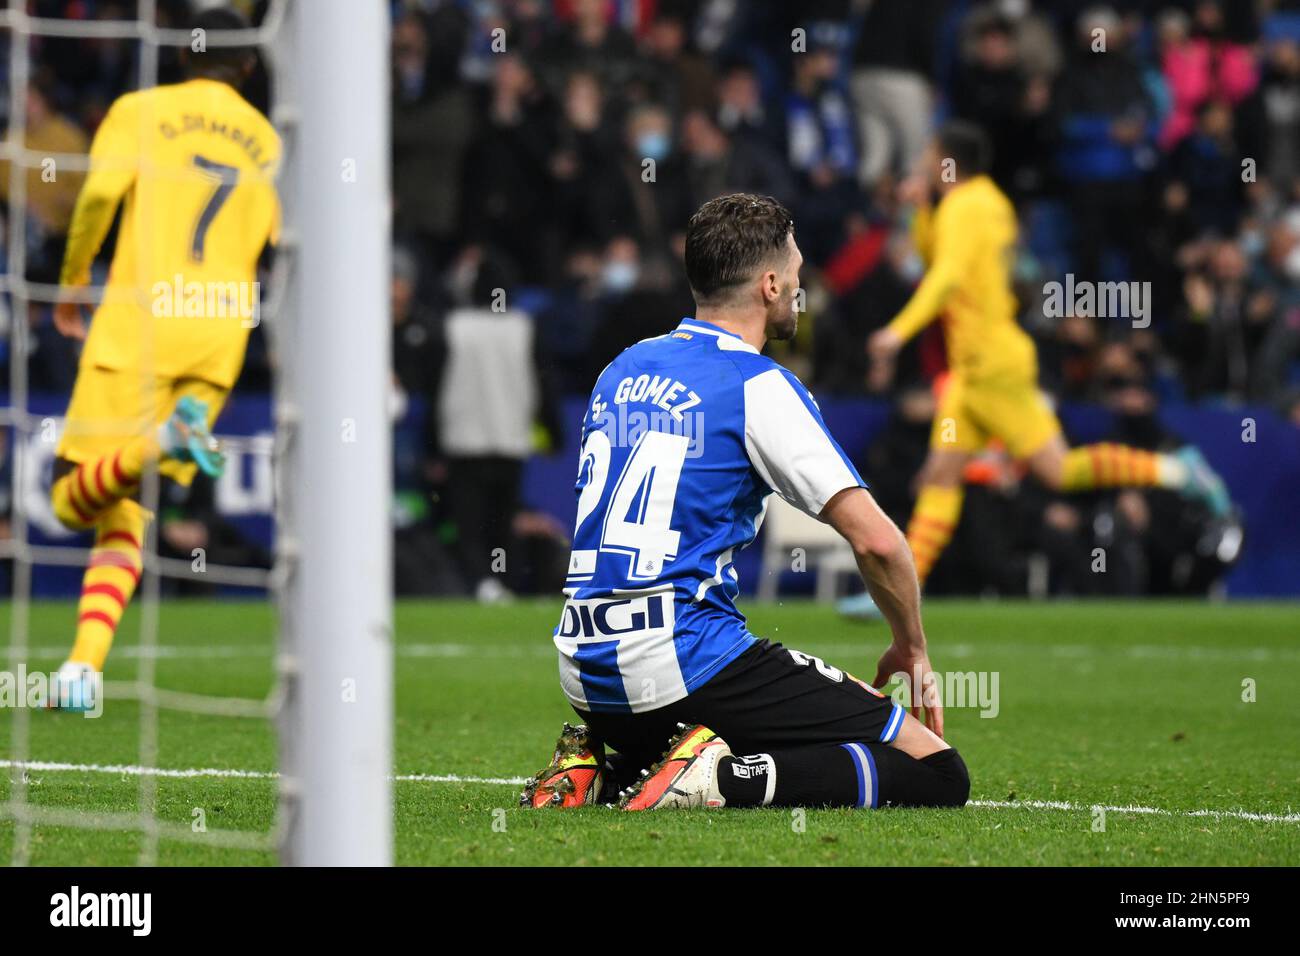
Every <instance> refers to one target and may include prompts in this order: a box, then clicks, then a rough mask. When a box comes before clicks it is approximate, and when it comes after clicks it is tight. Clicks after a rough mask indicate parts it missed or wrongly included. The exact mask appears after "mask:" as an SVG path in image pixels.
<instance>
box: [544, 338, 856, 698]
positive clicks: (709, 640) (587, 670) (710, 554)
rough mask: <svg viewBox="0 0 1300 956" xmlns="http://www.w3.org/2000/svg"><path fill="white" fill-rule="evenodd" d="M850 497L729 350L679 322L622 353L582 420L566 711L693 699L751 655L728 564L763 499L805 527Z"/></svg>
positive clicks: (784, 383)
mask: <svg viewBox="0 0 1300 956" xmlns="http://www.w3.org/2000/svg"><path fill="white" fill-rule="evenodd" d="M859 486H860V487H866V484H865V483H864V482H863V480H862V478H861V476H860V475H859V474H858V472H857V470H856V469H855V468H854V467H853V464H852V463H851V462H850V461H849V460H848V458H847V457H846V456H845V455H844V452H843V451H842V450H841V449H840V447H839V445H838V444H836V442H835V440H834V439H833V438H832V437H831V435H830V433H829V432H828V431H827V429H826V425H825V423H824V422H823V421H822V417H821V413H820V411H819V410H818V408H817V404H816V402H814V401H813V398H812V396H811V395H810V394H809V393H808V390H807V389H806V388H804V386H803V384H802V383H801V382H800V381H799V380H798V378H796V377H795V376H794V375H793V374H791V373H790V372H789V371H787V370H786V369H784V368H782V367H781V366H780V365H778V364H777V363H776V362H774V361H772V360H771V359H769V358H766V357H765V356H763V355H762V354H760V353H759V352H758V351H757V350H756V349H755V348H754V347H753V346H751V345H749V344H747V343H746V342H744V341H743V340H742V339H741V338H740V337H739V336H737V335H733V334H732V333H730V332H727V331H725V330H723V329H722V328H720V327H718V326H716V325H712V324H710V323H707V322H701V321H697V320H695V319H685V320H683V321H682V323H681V324H680V325H679V326H677V328H676V329H675V330H673V331H672V332H669V333H668V334H666V335H661V336H659V337H657V338H652V339H646V340H645V341H642V342H639V343H637V344H636V345H634V346H632V347H631V348H629V349H627V350H626V351H624V352H623V353H622V354H621V355H619V356H618V358H616V359H615V360H614V361H613V362H611V363H610V365H609V367H608V368H606V369H605V371H604V372H603V373H602V374H601V376H600V378H599V379H597V381H596V387H595V389H594V390H593V392H592V396H591V402H590V404H589V405H588V407H587V412H586V415H585V417H584V419H583V427H582V451H581V456H580V462H579V466H578V482H577V493H578V515H577V525H576V528H575V531H574V538H573V551H572V554H571V556H570V559H569V571H568V580H567V586H566V588H565V593H566V594H567V595H568V601H567V602H566V603H565V606H564V613H563V615H562V617H561V619H560V623H559V626H558V627H557V628H556V630H555V645H556V647H557V648H558V649H559V653H560V679H561V684H562V685H563V687H564V691H565V693H566V694H567V695H568V698H569V700H570V701H571V702H572V703H573V705H574V706H575V707H578V708H581V709H582V710H586V711H616V712H629V711H630V712H640V711H646V710H653V709H655V708H659V707H664V706H666V705H668V704H670V703H672V702H674V701H677V700H680V699H681V698H683V697H685V696H686V695H687V694H688V693H690V692H691V691H693V690H694V689H695V688H697V687H699V686H700V685H701V684H703V683H704V682H705V681H707V680H708V679H709V678H710V677H711V676H713V675H714V674H715V673H716V672H717V671H718V670H719V669H721V668H722V667H723V666H725V665H726V664H727V663H729V662H730V661H732V660H734V659H735V658H736V657H737V656H738V655H739V654H740V653H741V652H742V651H744V650H745V649H746V648H747V647H749V646H750V644H752V643H754V641H755V640H756V639H755V638H754V637H753V636H752V635H751V634H750V633H749V631H748V629H747V628H746V626H745V618H744V615H742V614H741V613H740V612H739V611H738V610H737V609H736V606H735V604H734V600H735V598H736V595H737V594H738V592H739V588H738V586H737V583H736V571H735V568H734V567H733V563H732V562H733V559H734V558H735V555H736V553H737V552H738V551H739V550H740V549H742V548H744V547H745V546H746V545H748V544H749V543H750V542H751V541H753V540H754V538H755V536H756V535H757V534H758V529H759V526H760V525H761V524H762V521H763V514H764V512H765V510H766V507H767V498H768V495H770V494H772V492H774V491H775V492H776V493H777V494H779V495H780V496H781V497H782V498H784V499H785V500H786V501H788V502H790V503H791V504H792V505H794V506H795V507H797V508H799V509H800V510H802V511H804V512H806V513H808V514H810V515H818V514H819V513H820V512H821V510H822V508H823V507H824V506H825V505H826V502H827V501H829V500H830V499H831V498H832V497H833V496H834V495H835V494H836V492H838V491H841V490H843V489H845V488H853V487H859Z"/></svg>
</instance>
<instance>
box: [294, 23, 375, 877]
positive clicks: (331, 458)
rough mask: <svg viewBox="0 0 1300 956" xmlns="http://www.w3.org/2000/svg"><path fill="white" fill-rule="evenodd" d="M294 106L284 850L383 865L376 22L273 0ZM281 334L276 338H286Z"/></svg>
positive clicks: (303, 861) (319, 861) (311, 859)
mask: <svg viewBox="0 0 1300 956" xmlns="http://www.w3.org/2000/svg"><path fill="white" fill-rule="evenodd" d="M287 20H288V22H286V24H285V27H286V29H285V31H284V33H283V39H284V40H285V42H286V44H287V47H288V49H287V51H286V52H287V53H288V56H289V57H290V58H291V60H292V63H293V67H292V68H291V69H289V70H286V71H285V73H284V76H285V78H286V80H287V81H288V82H290V83H291V84H292V85H293V87H294V88H293V89H291V90H288V91H286V92H287V95H288V96H289V98H290V100H291V101H292V102H294V103H295V104H297V106H298V108H299V111H300V112H299V117H298V123H297V125H296V130H295V136H294V137H293V139H294V141H293V142H292V143H289V144H287V151H286V159H287V162H288V165H286V168H285V170H284V175H282V176H281V178H280V182H281V184H282V191H283V193H284V202H285V207H286V208H285V214H286V220H285V221H286V225H287V227H288V228H289V230H290V231H291V233H292V234H293V235H294V236H295V237H296V238H297V243H298V256H297V262H296V263H295V275H294V276H293V279H292V281H291V282H290V287H289V288H290V295H291V297H292V301H291V302H290V303H289V304H288V307H287V308H286V309H285V318H286V319H287V321H289V322H291V323H292V324H293V329H292V330H291V331H290V334H289V335H287V336H285V337H284V338H283V339H281V342H282V346H281V350H280V355H281V362H282V365H281V370H282V375H281V382H280V393H279V394H280V397H281V400H280V401H279V402H278V403H277V404H278V406H279V407H280V408H281V409H285V410H289V412H288V415H287V416H286V417H290V418H292V421H288V422H282V423H281V424H282V427H283V430H284V433H285V441H284V448H283V452H284V465H285V468H284V475H285V476H286V477H285V479H284V480H283V481H282V483H281V491H282V492H283V501H282V507H281V510H280V514H281V516H282V517H283V518H286V519H287V521H288V523H289V527H288V528H286V529H282V532H283V533H282V534H281V537H280V540H281V541H282V542H284V546H285V548H286V550H288V551H289V552H290V553H287V554H282V555H281V561H280V562H279V563H280V565H281V566H282V567H284V568H285V569H286V572H287V574H286V578H285V587H284V591H283V596H282V607H281V611H282V615H281V622H280V626H281V631H282V633H281V639H282V645H281V647H282V651H283V656H282V660H281V667H282V668H283V669H284V671H285V673H284V675H283V676H284V677H285V681H284V687H285V689H286V699H285V711H284V713H283V715H282V726H281V773H282V775H283V776H282V793H281V804H282V805H281V810H282V819H283V821H284V823H285V825H286V826H287V833H286V834H285V840H284V843H283V849H282V861H283V862H285V863H289V864H293V865H306V866H337V865H346V866H366V865H369V866H385V865H390V864H391V863H392V854H393V849H392V847H393V805H392V804H393V801H392V781H391V774H392V767H393V763H392V754H393V747H392V733H393V688H392V683H393V649H392V570H391V569H392V561H391V549H392V529H391V525H390V519H389V513H390V506H391V499H392V466H391V443H392V434H391V431H392V423H391V421H390V418H389V412H388V394H389V368H390V365H391V355H390V351H389V350H390V344H389V339H390V331H389V330H390V326H391V322H390V318H389V294H388V287H389V259H390V249H389V243H390V212H389V186H388V184H389V99H388V82H389V80H388V76H389V72H388V42H389V21H388V9H387V6H386V5H385V4H382V3H378V2H374V0H368V2H362V3H357V2H355V0H311V2H310V3H304V2H301V0H300V2H297V3H292V4H290V5H289V15H288V18H287ZM286 346H288V347H287V348H286Z"/></svg>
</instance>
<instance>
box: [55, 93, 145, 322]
mask: <svg viewBox="0 0 1300 956" xmlns="http://www.w3.org/2000/svg"><path fill="white" fill-rule="evenodd" d="M135 112H136V111H135V109H134V108H133V107H132V105H131V101H130V100H129V99H128V98H126V97H123V98H122V99H119V100H118V101H117V102H116V103H114V104H113V106H112V108H110V109H109V111H108V114H107V115H106V116H105V117H104V121H103V122H102V123H100V125H99V129H98V130H97V131H96V133H95V139H94V141H93V142H92V143H91V146H90V172H89V174H88V175H87V176H86V181H85V182H84V183H83V184H82V187H81V192H79V193H78V194H77V203H76V205H75V206H74V207H73V210H72V221H71V223H70V224H69V226H68V241H67V246H66V248H65V250H64V253H63V268H62V269H61V270H60V272H59V286H60V297H59V301H58V303H57V304H56V305H55V307H54V321H55V325H56V326H57V327H58V329H59V331H60V332H62V333H63V334H64V335H67V336H69V337H71V338H85V335H86V328H85V322H84V320H83V319H82V317H81V306H80V304H78V303H77V302H76V301H75V299H74V296H73V295H72V293H75V292H76V291H77V290H80V289H82V288H84V287H85V286H87V285H89V284H90V266H91V263H92V262H94V260H95V256H96V255H97V254H98V252H99V250H100V247H101V246H103V244H104V237H105V236H107V235H108V230H109V228H110V227H111V226H112V225H113V215H114V213H115V212H116V211H117V205H118V203H119V202H121V201H122V197H123V196H125V195H126V193H127V191H128V190H130V188H131V187H132V186H133V185H134V184H135V180H136V176H137V174H138V164H139V139H138V136H137V131H136V126H135V122H136V119H135Z"/></svg>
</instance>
